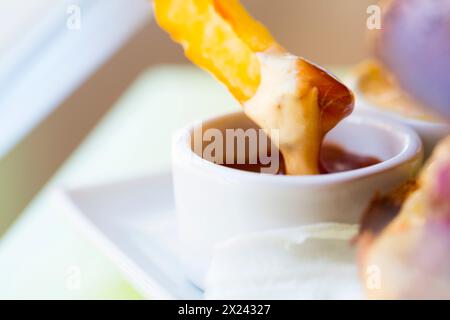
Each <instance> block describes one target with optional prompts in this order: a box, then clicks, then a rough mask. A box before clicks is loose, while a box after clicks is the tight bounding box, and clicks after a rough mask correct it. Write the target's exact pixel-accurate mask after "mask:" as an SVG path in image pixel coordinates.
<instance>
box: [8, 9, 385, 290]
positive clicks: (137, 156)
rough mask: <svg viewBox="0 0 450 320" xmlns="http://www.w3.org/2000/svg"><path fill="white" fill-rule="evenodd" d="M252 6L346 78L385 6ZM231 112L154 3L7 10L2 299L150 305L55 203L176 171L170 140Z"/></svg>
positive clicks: (287, 39)
mask: <svg viewBox="0 0 450 320" xmlns="http://www.w3.org/2000/svg"><path fill="white" fill-rule="evenodd" d="M242 2H243V3H244V4H245V5H246V7H247V8H248V9H249V11H250V12H251V13H252V14H253V15H254V16H255V17H257V18H258V19H259V20H261V21H263V22H264V23H265V24H266V25H267V26H268V28H269V29H270V30H271V31H272V32H273V34H274V35H275V37H276V38H277V39H278V40H279V42H280V43H281V44H282V45H283V46H284V47H286V48H288V49H289V50H290V51H291V52H293V53H295V54H297V55H300V56H304V57H306V58H308V59H310V60H312V61H314V62H317V63H319V64H321V65H324V66H326V67H329V68H331V70H333V71H335V72H336V73H338V74H339V75H343V76H345V75H346V73H347V72H348V70H349V69H350V68H351V67H352V66H353V65H354V64H356V63H358V62H359V61H361V60H363V59H364V58H365V57H367V56H368V55H369V48H368V44H367V41H366V38H367V34H368V33H370V31H369V30H368V28H367V19H368V16H369V15H368V12H367V9H368V7H369V6H370V5H372V4H376V2H377V1H375V0H335V1H329V0H277V1H274V0H242ZM174 93H177V94H174ZM233 108H237V105H236V103H235V102H234V101H233V99H232V98H231V97H230V95H229V94H228V92H227V91H226V90H225V89H224V88H223V87H222V86H221V85H219V84H218V83H217V82H215V80H214V79H212V78H211V77H210V76H209V75H207V74H206V73H204V72H203V71H200V70H197V69H196V68H195V67H192V66H190V65H189V63H188V62H187V61H186V59H185V58H184V56H183V53H182V50H181V48H179V47H178V45H175V44H173V43H172V42H171V41H170V39H169V37H168V36H167V35H166V34H165V33H164V32H162V31H161V30H160V29H159V28H158V27H157V26H156V24H155V22H154V20H153V18H152V13H151V1H149V0H78V1H77V0H2V1H1V2H0V298H140V295H139V293H138V292H136V291H135V290H134V289H133V288H132V287H131V286H130V285H129V284H128V282H127V281H126V280H125V279H123V278H122V276H121V275H120V273H119V272H118V271H117V270H116V268H115V266H114V265H113V264H112V262H110V261H109V260H108V258H106V257H104V256H103V254H102V253H101V252H100V251H98V250H97V249H96V248H95V247H94V246H93V245H92V244H91V243H90V242H89V241H88V240H87V239H85V238H84V236H83V235H82V234H81V233H80V232H79V231H78V230H77V228H76V227H74V226H72V224H71V223H70V222H69V221H67V219H66V218H65V216H64V214H63V213H62V212H61V211H63V209H62V208H59V207H57V206H56V205H55V203H54V201H52V194H53V192H54V190H58V189H60V188H65V187H71V186H80V185H89V184H98V183H102V182H107V181H114V180H121V179H124V178H128V177H135V176H141V175H145V174H150V173H153V172H160V171H163V170H169V168H170V136H171V133H172V132H173V130H175V129H176V128H178V127H180V126H182V125H183V124H185V123H187V122H189V121H192V120H198V119H199V118H201V117H205V116H209V115H211V114H215V113H218V112H224V111H232V110H234V109H233ZM74 266H75V268H76V270H81V271H80V272H82V274H83V286H81V287H80V288H77V289H76V290H74V289H73V288H72V289H70V288H68V286H67V281H66V280H67V277H68V276H70V274H71V272H72V271H73V270H74V269H73V268H74Z"/></svg>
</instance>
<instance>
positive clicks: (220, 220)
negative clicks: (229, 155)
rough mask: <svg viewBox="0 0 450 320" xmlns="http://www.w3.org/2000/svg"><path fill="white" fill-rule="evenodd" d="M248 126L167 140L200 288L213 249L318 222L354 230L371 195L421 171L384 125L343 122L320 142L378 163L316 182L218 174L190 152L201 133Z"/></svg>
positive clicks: (228, 121)
mask: <svg viewBox="0 0 450 320" xmlns="http://www.w3.org/2000/svg"><path fill="white" fill-rule="evenodd" d="M249 127H254V125H253V123H252V122H251V121H249V120H248V119H247V118H246V116H245V115H244V114H243V113H241V112H239V113H233V114H228V115H224V116H219V117H216V118H213V119H210V120H207V121H204V122H202V123H198V124H194V125H191V126H188V127H186V128H184V129H182V130H180V132H178V134H177V135H176V136H175V138H174V141H173V154H172V157H173V177H174V188H175V199H176V208H177V218H178V227H179V237H180V240H181V244H182V252H181V256H182V260H183V263H184V265H185V267H186V271H187V274H188V276H189V277H190V279H191V280H192V281H193V282H194V283H195V284H197V285H198V286H200V287H202V286H203V281H204V276H205V273H206V270H207V268H208V265H209V261H210V258H211V254H212V251H213V248H214V246H215V245H217V244H219V243H220V242H222V241H224V240H227V239H230V238H232V237H233V236H236V235H242V234H245V233H249V232H257V231H262V230H268V229H278V228H285V227H294V226H301V225H306V224H314V223H321V222H341V223H357V222H358V221H359V219H360V216H361V214H362V213H363V211H364V210H365V208H366V207H367V205H368V203H369V201H370V200H371V199H372V197H373V196H374V195H375V193H377V192H386V191H388V190H390V189H392V188H394V187H396V186H397V185H399V184H401V183H402V182H404V181H406V180H408V179H410V178H412V177H413V176H414V175H415V173H416V172H417V170H418V168H419V167H420V165H421V162H422V158H423V152H422V143H421V141H420V138H419V137H418V136H417V134H416V133H415V132H414V131H413V130H411V129H409V128H407V127H404V126H401V125H399V124H396V123H394V122H391V121H387V120H385V119H379V118H370V117H366V116H360V115H359V116H351V117H349V118H348V119H346V120H344V121H343V122H342V123H341V124H340V125H339V126H338V127H337V128H335V129H334V130H333V131H332V132H331V133H330V134H329V135H328V136H327V140H328V141H330V142H334V143H338V144H339V145H341V146H342V147H344V148H345V149H347V150H349V151H353V152H356V153H358V154H363V155H371V156H376V157H378V158H379V159H381V160H383V162H382V163H380V164H377V165H374V166H371V167H367V168H363V169H358V170H353V171H348V172H343V173H335V174H328V175H317V176H277V175H268V174H261V173H252V172H246V171H240V170H235V169H230V168H227V167H223V166H220V165H217V164H214V163H212V162H209V161H207V160H205V159H202V158H201V157H200V156H199V155H198V154H196V153H194V151H193V147H192V137H193V133H194V131H195V130H197V131H198V130H199V129H200V128H202V129H203V130H206V129H209V128H217V129H219V130H221V131H223V130H225V129H236V128H243V129H247V128H249Z"/></svg>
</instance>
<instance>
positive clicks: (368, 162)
mask: <svg viewBox="0 0 450 320" xmlns="http://www.w3.org/2000/svg"><path fill="white" fill-rule="evenodd" d="M280 157H281V159H280V168H279V170H278V173H277V174H279V175H284V174H286V169H285V165H284V160H283V158H282V155H281V154H280ZM378 163H381V160H379V159H377V158H375V157H371V156H364V155H358V154H354V153H352V152H349V151H347V150H345V149H343V148H342V147H340V146H338V145H335V144H330V143H327V144H325V145H324V146H323V147H322V150H321V154H320V172H321V174H329V173H337V172H345V171H351V170H356V169H361V168H366V167H370V166H373V165H375V164H378ZM223 166H225V167H228V168H232V169H237V170H243V171H250V172H256V173H260V172H261V169H262V168H265V167H267V166H264V165H262V164H261V163H260V162H259V161H258V163H256V164H224V165H223Z"/></svg>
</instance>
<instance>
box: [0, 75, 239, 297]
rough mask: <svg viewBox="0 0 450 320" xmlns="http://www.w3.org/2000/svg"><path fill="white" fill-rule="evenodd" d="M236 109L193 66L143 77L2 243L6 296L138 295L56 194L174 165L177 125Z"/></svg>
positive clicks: (0, 292) (0, 293) (0, 274)
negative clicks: (172, 146) (172, 147)
mask: <svg viewBox="0 0 450 320" xmlns="http://www.w3.org/2000/svg"><path fill="white" fill-rule="evenodd" d="M93 107H94V106H93ZM237 108H238V106H237V105H236V102H234V101H233V99H232V98H231V96H230V95H229V94H228V92H227V91H226V90H225V88H224V87H222V86H221V85H220V84H218V83H217V82H215V81H214V80H213V79H212V78H211V77H210V76H209V75H207V74H205V73H204V72H202V71H199V70H197V69H195V68H194V67H190V66H177V67H175V66H165V67H164V66H162V67H158V68H156V69H152V70H149V71H147V72H145V73H144V74H142V76H141V77H140V78H139V79H137V81H136V82H135V84H134V85H133V86H132V87H131V88H130V89H129V91H128V92H127V93H126V94H125V95H124V96H123V97H122V99H120V101H118V102H117V104H116V105H115V106H114V107H113V108H112V111H111V112H110V113H109V114H108V115H107V116H106V117H105V119H104V120H103V121H101V123H100V124H99V125H98V127H97V128H96V129H95V130H94V131H93V132H92V133H91V134H90V135H89V136H88V138H87V139H86V140H85V141H84V142H83V143H82V145H81V146H80V147H79V148H78V150H76V151H75V152H74V154H73V155H72V156H71V157H70V159H69V160H68V161H67V162H66V163H65V165H64V166H63V167H62V168H61V169H60V170H59V172H58V173H57V174H56V175H55V177H54V178H53V179H52V180H51V181H50V182H49V183H48V184H47V186H46V187H45V188H44V189H43V190H42V191H41V192H40V194H39V195H38V196H37V197H36V198H35V200H34V201H33V202H32V203H31V204H30V206H29V207H28V208H27V209H26V210H25V212H24V213H23V214H22V216H21V217H20V219H19V220H18V221H17V223H16V224H15V225H14V226H13V227H12V228H11V229H10V230H9V231H8V233H7V234H6V236H5V237H4V238H3V239H2V241H1V242H0V298H26V299H27V298H58V299H59V298H61V299H66V298H67V299H71V298H75V299H78V298H82V299H84V298H86V299H97V298H101V299H103V298H104V299H117V298H124V299H134V298H140V295H139V294H138V293H137V292H136V291H135V290H134V289H133V288H132V287H131V286H130V285H129V284H128V283H127V281H126V280H124V278H123V277H122V276H121V275H120V273H119V272H118V270H117V268H116V267H115V266H114V265H113V264H112V263H111V262H110V261H109V260H108V259H107V258H106V257H105V256H104V255H103V254H102V253H101V252H100V251H99V250H98V249H97V248H95V247H94V246H93V245H92V244H91V243H90V242H89V241H88V240H87V239H86V238H85V237H84V236H83V234H82V233H81V232H80V231H79V230H77V229H76V227H75V226H73V225H72V224H71V223H70V221H68V220H67V218H66V217H65V216H64V214H62V213H61V212H59V210H60V209H57V207H56V205H54V204H55V203H54V201H52V191H53V190H54V188H59V187H61V186H67V187H76V186H84V185H90V184H98V183H102V182H109V181H114V180H121V179H124V178H128V177H135V176H136V177H137V176H140V175H143V174H148V173H152V172H159V171H162V170H169V169H170V141H171V136H172V133H173V131H174V130H175V129H176V128H179V127H181V126H182V125H184V124H186V123H188V122H190V121H193V120H198V119H200V118H202V117H206V116H209V115H213V114H217V113H222V112H226V111H232V110H236V109H237ZM74 276H77V277H79V278H80V285H79V286H78V285H77V286H74V285H72V284H73V279H74Z"/></svg>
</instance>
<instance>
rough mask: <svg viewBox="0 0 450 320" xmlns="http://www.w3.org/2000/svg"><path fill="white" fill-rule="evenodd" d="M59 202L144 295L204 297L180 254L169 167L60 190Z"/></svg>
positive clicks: (175, 297) (157, 296)
mask: <svg viewBox="0 0 450 320" xmlns="http://www.w3.org/2000/svg"><path fill="white" fill-rule="evenodd" d="M56 195H57V199H58V203H59V204H61V205H62V206H63V207H64V210H61V211H62V212H67V213H68V214H69V216H70V217H71V218H72V219H73V220H74V221H75V222H76V223H77V224H78V225H79V226H80V227H81V230H82V231H84V232H85V233H86V234H87V235H88V236H89V237H90V238H91V239H92V240H93V241H94V242H95V243H96V244H97V245H98V246H99V247H100V248H101V249H102V250H103V251H104V252H105V253H106V254H107V255H108V256H109V257H110V258H111V259H112V260H113V261H114V262H115V263H116V264H117V265H118V266H119V268H120V269H121V270H122V272H123V274H124V275H125V276H126V277H127V279H129V281H130V282H131V283H132V284H133V285H134V286H135V287H136V289H138V290H139V291H140V292H141V293H142V294H143V295H144V297H146V298H152V299H201V298H202V296H203V292H202V291H201V290H200V289H198V288H197V287H195V286H194V285H193V284H192V283H191V282H189V280H188V279H187V278H186V277H185V275H184V273H183V268H182V266H181V263H180V261H179V260H178V240H177V234H176V222H175V205H174V198H173V191H172V177H171V175H170V174H169V173H165V174H160V175H154V176H149V177H146V178H141V179H135V180H130V181H125V182H117V183H112V184H107V185H100V186H94V187H87V188H79V189H69V190H58V191H57V193H56Z"/></svg>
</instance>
